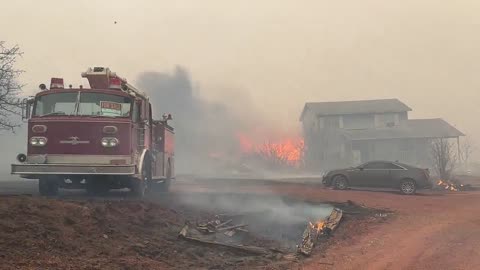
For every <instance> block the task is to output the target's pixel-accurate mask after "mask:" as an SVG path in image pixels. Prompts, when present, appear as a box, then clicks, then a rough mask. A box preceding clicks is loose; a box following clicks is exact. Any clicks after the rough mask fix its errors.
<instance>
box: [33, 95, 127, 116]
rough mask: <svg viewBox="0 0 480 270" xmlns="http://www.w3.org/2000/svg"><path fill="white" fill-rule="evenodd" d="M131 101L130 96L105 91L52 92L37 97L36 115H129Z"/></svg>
mask: <svg viewBox="0 0 480 270" xmlns="http://www.w3.org/2000/svg"><path fill="white" fill-rule="evenodd" d="M131 102H132V101H131V99H130V98H128V97H122V96H117V95H110V94H103V93H92V92H80V96H79V93H78V92H69V93H52V94H48V95H43V96H39V97H38V98H37V100H36V102H35V110H34V116H40V117H42V116H53V115H55V116H57V115H80V116H94V117H129V116H130V107H131Z"/></svg>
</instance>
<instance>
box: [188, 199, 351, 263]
mask: <svg viewBox="0 0 480 270" xmlns="http://www.w3.org/2000/svg"><path fill="white" fill-rule="evenodd" d="M249 215H252V214H240V215H239V214H236V215H225V214H222V215H215V217H214V218H213V219H211V220H208V221H202V222H197V224H196V226H195V225H192V224H191V223H190V222H187V224H185V226H184V227H183V228H182V230H181V231H180V232H179V234H178V237H179V238H181V239H185V240H188V241H192V242H195V243H199V244H204V245H217V246H222V247H226V248H230V249H234V250H236V251H241V252H244V253H249V254H253V255H264V256H273V255H274V254H287V253H293V249H288V248H286V247H285V246H283V247H282V246H280V245H279V243H278V242H276V241H268V240H270V239H268V237H267V236H263V235H254V234H251V233H250V231H248V230H246V229H245V228H246V227H249V228H255V226H257V225H258V220H259V219H261V217H259V216H258V215H257V216H256V217H255V218H254V219H253V221H254V223H253V224H248V223H246V222H245V220H248V216H249ZM341 219H342V210H340V209H338V208H334V209H333V210H332V212H331V213H330V215H329V216H328V217H327V218H325V219H317V220H315V221H313V222H312V221H307V220H305V222H306V223H307V228H306V229H305V230H304V231H303V234H302V237H301V239H299V241H300V244H299V245H298V246H297V252H298V253H299V254H303V255H306V256H309V255H310V254H311V253H312V251H313V248H314V247H315V245H316V244H317V242H318V241H319V240H320V239H321V237H327V236H329V235H331V233H333V231H334V230H335V229H336V228H337V226H338V225H339V223H340V220H341ZM250 220H252V219H250ZM282 222H283V221H282V220H276V221H275V222H272V223H271V224H270V230H271V231H276V230H278V226H277V224H281V223H282ZM233 224H234V225H233ZM297 229H298V230H301V228H299V227H298V228H297ZM279 233H283V234H291V233H293V231H292V230H290V231H280V232H279ZM295 235H296V234H295ZM257 237H258V238H259V239H260V238H264V241H255V239H256V238H257ZM265 240H267V241H265Z"/></svg>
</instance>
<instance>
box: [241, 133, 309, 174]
mask: <svg viewBox="0 0 480 270" xmlns="http://www.w3.org/2000/svg"><path fill="white" fill-rule="evenodd" d="M237 136H238V140H239V143H240V148H241V151H242V152H243V153H244V154H256V155H259V156H261V157H263V158H267V159H272V160H277V161H282V162H285V163H286V164H288V165H293V166H298V165H299V164H300V162H301V160H302V156H303V150H304V141H303V139H302V138H287V139H282V140H277V141H267V142H264V143H256V142H254V140H252V139H250V138H249V137H248V136H246V135H244V134H238V135H237Z"/></svg>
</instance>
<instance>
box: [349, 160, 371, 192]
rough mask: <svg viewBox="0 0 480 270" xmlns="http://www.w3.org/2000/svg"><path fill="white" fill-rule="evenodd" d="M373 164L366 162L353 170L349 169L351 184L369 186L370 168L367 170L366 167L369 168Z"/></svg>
mask: <svg viewBox="0 0 480 270" xmlns="http://www.w3.org/2000/svg"><path fill="white" fill-rule="evenodd" d="M370 166H371V163H370V162H367V163H364V164H362V165H360V166H358V167H356V168H354V169H352V170H350V171H349V177H348V178H349V179H348V180H349V184H350V186H357V187H361V186H368V185H369V184H368V182H369V177H368V175H367V174H368V173H369V172H368V170H367V171H366V170H365V168H369V167H370Z"/></svg>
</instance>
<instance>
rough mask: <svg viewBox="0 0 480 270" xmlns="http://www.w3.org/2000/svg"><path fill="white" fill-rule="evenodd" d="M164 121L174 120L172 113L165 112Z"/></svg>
mask: <svg viewBox="0 0 480 270" xmlns="http://www.w3.org/2000/svg"><path fill="white" fill-rule="evenodd" d="M162 117H163V121H169V120H173V118H172V115H171V114H166V113H165V114H163V116H162Z"/></svg>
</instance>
